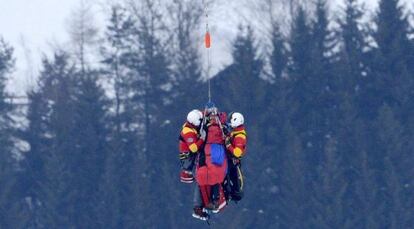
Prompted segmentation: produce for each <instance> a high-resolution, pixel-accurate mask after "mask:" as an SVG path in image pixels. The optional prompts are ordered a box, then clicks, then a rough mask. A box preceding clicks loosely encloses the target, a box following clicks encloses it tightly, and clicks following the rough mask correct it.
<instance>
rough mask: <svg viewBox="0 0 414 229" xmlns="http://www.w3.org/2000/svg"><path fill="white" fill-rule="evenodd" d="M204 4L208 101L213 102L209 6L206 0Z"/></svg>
mask: <svg viewBox="0 0 414 229" xmlns="http://www.w3.org/2000/svg"><path fill="white" fill-rule="evenodd" d="M203 4H204V13H205V18H206V19H205V20H206V34H205V37H204V43H205V47H206V54H207V74H206V75H207V81H208V102H209V103H210V102H211V82H210V70H211V50H210V48H211V36H210V28H209V24H208V19H209V15H208V6H207V2H206V0H204V1H203Z"/></svg>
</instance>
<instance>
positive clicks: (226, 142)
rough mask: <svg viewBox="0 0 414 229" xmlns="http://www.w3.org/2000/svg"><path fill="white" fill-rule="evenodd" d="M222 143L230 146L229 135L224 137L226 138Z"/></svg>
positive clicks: (227, 146)
mask: <svg viewBox="0 0 414 229" xmlns="http://www.w3.org/2000/svg"><path fill="white" fill-rule="evenodd" d="M224 143H225V144H226V148H229V147H230V146H231V141H230V137H226V140H225V141H224Z"/></svg>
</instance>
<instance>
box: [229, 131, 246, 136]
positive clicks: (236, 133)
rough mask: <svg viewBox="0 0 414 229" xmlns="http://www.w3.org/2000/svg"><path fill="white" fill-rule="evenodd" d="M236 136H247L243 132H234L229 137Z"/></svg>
mask: <svg viewBox="0 0 414 229" xmlns="http://www.w3.org/2000/svg"><path fill="white" fill-rule="evenodd" d="M238 134H240V135H243V136H247V133H246V131H245V130H240V131H234V132H232V133H231V136H236V135H238Z"/></svg>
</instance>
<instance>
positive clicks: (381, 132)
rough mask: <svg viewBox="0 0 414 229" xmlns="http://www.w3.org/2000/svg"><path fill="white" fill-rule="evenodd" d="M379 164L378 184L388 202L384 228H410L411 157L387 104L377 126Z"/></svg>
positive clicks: (398, 124)
mask: <svg viewBox="0 0 414 229" xmlns="http://www.w3.org/2000/svg"><path fill="white" fill-rule="evenodd" d="M375 126H376V133H377V135H376V137H377V138H376V139H377V148H375V150H376V152H377V157H378V159H377V160H378V162H377V166H378V167H377V168H378V169H379V170H380V171H382V172H381V177H380V179H379V182H381V184H383V185H384V186H383V187H384V192H383V193H382V195H383V196H382V198H383V199H384V201H385V207H386V209H385V211H384V212H383V217H384V218H385V221H384V224H386V225H387V226H388V227H390V228H401V227H406V226H407V225H409V222H410V220H411V214H410V213H412V207H411V206H410V205H409V204H408V205H407V204H406V203H408V202H409V201H411V200H412V197H411V196H410V195H409V191H408V190H404V189H405V188H406V187H407V186H406V184H408V182H411V178H409V177H407V175H408V174H406V171H409V170H410V166H412V163H410V162H407V160H409V158H410V154H407V153H406V152H405V151H404V150H403V149H404V148H403V146H404V145H405V144H406V139H405V138H404V135H403V128H402V126H401V124H400V123H399V121H398V120H397V119H396V117H395V114H394V112H393V111H392V108H391V107H390V106H388V105H387V104H385V105H383V106H382V107H381V109H380V111H379V116H378V119H377V120H376V123H375Z"/></svg>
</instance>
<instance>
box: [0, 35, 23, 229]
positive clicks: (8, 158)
mask: <svg viewBox="0 0 414 229" xmlns="http://www.w3.org/2000/svg"><path fill="white" fill-rule="evenodd" d="M13 66H14V59H13V48H12V47H11V46H9V44H7V43H6V42H5V41H4V40H3V38H2V37H0V186H1V189H0V227H2V228H12V227H17V226H19V224H20V223H24V220H25V219H24V218H23V217H22V216H23V215H22V212H20V210H21V209H19V208H18V207H19V206H18V205H19V204H20V203H21V201H22V199H20V198H21V193H19V192H17V189H16V188H17V187H16V183H17V182H16V181H17V175H18V174H17V171H16V168H17V161H16V160H15V158H14V156H13V154H14V153H16V151H15V146H14V144H15V142H14V139H15V138H16V128H15V127H14V124H15V122H14V120H13V118H12V112H13V106H12V104H11V103H10V102H8V101H7V99H8V97H9V96H8V94H7V92H6V83H7V80H8V74H9V73H10V72H11V70H12V69H13ZM20 226H21V225H20Z"/></svg>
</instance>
